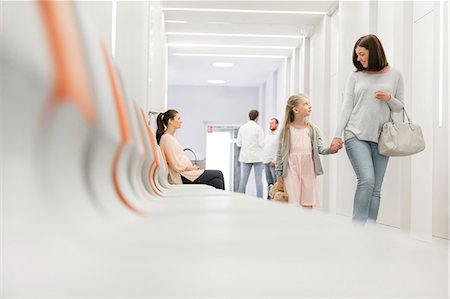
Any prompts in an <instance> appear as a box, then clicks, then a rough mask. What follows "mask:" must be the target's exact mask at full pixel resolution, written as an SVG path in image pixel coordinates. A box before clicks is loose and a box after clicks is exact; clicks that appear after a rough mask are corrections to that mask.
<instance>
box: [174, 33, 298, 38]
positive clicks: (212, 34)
mask: <svg viewBox="0 0 450 299" xmlns="http://www.w3.org/2000/svg"><path fill="white" fill-rule="evenodd" d="M166 35H195V36H231V37H233V36H234V37H275V38H302V37H304V36H303V35H278V34H236V33H209V32H208V33H207V32H166Z"/></svg>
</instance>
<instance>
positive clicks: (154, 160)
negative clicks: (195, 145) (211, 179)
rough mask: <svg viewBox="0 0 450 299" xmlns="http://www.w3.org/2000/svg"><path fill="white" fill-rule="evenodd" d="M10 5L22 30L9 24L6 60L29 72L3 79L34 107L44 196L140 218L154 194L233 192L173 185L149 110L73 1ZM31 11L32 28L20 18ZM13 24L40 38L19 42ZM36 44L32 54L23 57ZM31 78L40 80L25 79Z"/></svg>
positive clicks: (11, 92)
mask: <svg viewBox="0 0 450 299" xmlns="http://www.w3.org/2000/svg"><path fill="white" fill-rule="evenodd" d="M5 9H6V11H5V12H6V14H8V16H9V19H8V20H7V22H6V23H5V24H6V26H10V28H14V30H11V31H9V30H7V31H6V36H5V42H4V44H3V46H2V49H4V51H3V52H5V53H6V54H5V55H4V56H3V59H2V63H6V64H9V68H8V70H7V73H8V74H17V75H18V76H19V77H21V78H20V79H19V81H20V82H12V81H11V80H12V78H5V79H6V82H11V84H10V83H7V86H6V87H7V89H6V93H7V94H6V98H7V99H8V101H14V102H16V103H18V104H19V105H20V104H22V105H23V107H27V106H28V107H29V109H30V110H31V111H30V113H28V114H30V117H29V118H28V120H31V124H32V127H33V128H34V129H36V134H31V135H30V138H31V139H33V140H35V141H36V143H35V144H36V145H37V146H36V147H35V150H34V151H33V157H35V159H34V160H35V161H36V163H35V168H34V169H35V170H37V171H38V172H40V175H38V177H39V185H40V188H42V189H43V190H45V192H50V193H46V194H49V196H51V197H52V198H66V197H67V194H68V192H70V193H72V192H74V193H75V194H76V197H77V198H79V200H85V201H88V202H89V203H88V204H90V205H92V206H94V207H96V210H97V211H107V213H129V212H131V213H132V214H138V215H145V214H146V213H148V211H149V210H151V209H152V204H149V202H151V201H152V200H161V199H164V198H170V197H172V198H173V197H180V196H182V197H195V196H222V195H225V194H226V195H227V196H230V195H231V194H230V193H228V192H223V191H221V190H216V189H214V188H212V187H210V186H206V185H189V186H186V185H184V186H176V185H171V184H169V182H168V181H167V174H168V171H167V164H166V161H165V158H164V155H163V153H161V151H160V149H159V146H158V145H157V144H156V139H155V136H154V134H153V132H152V130H151V128H150V127H149V125H148V123H147V119H146V116H145V113H144V110H143V108H142V107H139V106H138V105H137V104H136V102H135V101H133V100H131V99H130V98H129V97H128V96H127V94H126V92H125V88H124V84H123V80H122V79H121V76H120V71H119V69H118V67H117V66H115V65H114V63H113V61H112V58H111V56H110V54H109V52H108V50H107V47H106V46H105V43H104V42H103V41H102V40H101V38H100V35H99V34H97V33H96V30H95V28H94V26H93V25H92V24H91V23H90V20H88V19H87V18H86V17H85V16H84V15H83V13H82V11H81V10H80V8H79V7H78V6H77V4H76V3H75V2H66V1H38V2H30V3H15V4H10V5H8V7H6V8H5ZM24 11H26V12H27V18H28V20H29V21H28V22H26V24H29V25H23V24H20V22H19V20H18V19H15V18H14V16H15V15H19V14H23V13H24ZM15 26H18V27H19V28H23V29H24V30H26V31H27V35H30V36H32V38H30V40H28V41H24V39H21V38H20V35H17V34H16V33H17V31H18V29H16V28H15ZM9 33H11V34H9ZM31 43H32V45H31ZM31 48H33V51H34V52H35V53H34V55H33V56H34V58H30V60H29V61H23V60H22V57H27V54H26V51H27V50H29V49H31ZM17 49H19V50H17ZM21 51H23V53H21ZM24 70H31V71H29V72H27V73H26V72H24ZM30 76H32V77H33V78H32V80H34V81H35V82H34V83H35V85H37V86H30V85H29V83H28V82H25V81H26V80H27V79H29V77H30ZM26 84H27V86H26V87H25V85H26ZM19 86H24V89H26V90H21V88H20V87H19ZM24 91H25V93H26V95H23V94H22V92H24ZM31 97H32V98H33V100H32V105H28V104H29V101H30V99H31ZM13 122H15V120H13ZM33 123H34V124H33ZM28 124H30V123H28ZM24 130H28V127H27V126H25V127H24ZM36 136H37V137H36ZM33 147H34V145H33ZM33 163H34V162H33ZM73 189H75V191H72V190H73ZM74 196H75V195H74ZM234 196H240V195H238V194H235V195H234ZM62 201H63V200H62ZM124 211H126V212H124Z"/></svg>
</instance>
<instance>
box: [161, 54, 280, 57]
mask: <svg viewBox="0 0 450 299" xmlns="http://www.w3.org/2000/svg"><path fill="white" fill-rule="evenodd" d="M170 55H173V56H197V57H238V58H286V56H282V55H233V54H201V53H171V54H170Z"/></svg>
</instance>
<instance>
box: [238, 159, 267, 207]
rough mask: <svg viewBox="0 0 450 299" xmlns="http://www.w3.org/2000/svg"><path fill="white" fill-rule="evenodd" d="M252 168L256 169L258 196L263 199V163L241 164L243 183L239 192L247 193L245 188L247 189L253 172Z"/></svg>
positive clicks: (240, 184)
mask: <svg viewBox="0 0 450 299" xmlns="http://www.w3.org/2000/svg"><path fill="white" fill-rule="evenodd" d="M252 166H254V167H255V182H256V196H257V197H260V198H262V197H263V185H262V171H263V163H262V162H258V163H244V162H241V168H242V175H241V182H240V183H239V192H240V193H245V188H246V187H247V182H248V177H249V175H250V171H251V170H252Z"/></svg>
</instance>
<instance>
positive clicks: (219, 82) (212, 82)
mask: <svg viewBox="0 0 450 299" xmlns="http://www.w3.org/2000/svg"><path fill="white" fill-rule="evenodd" d="M208 83H210V84H225V83H227V81H225V80H208Z"/></svg>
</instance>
